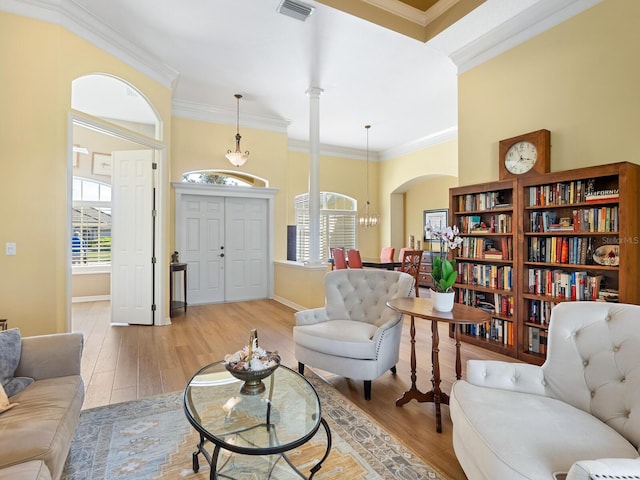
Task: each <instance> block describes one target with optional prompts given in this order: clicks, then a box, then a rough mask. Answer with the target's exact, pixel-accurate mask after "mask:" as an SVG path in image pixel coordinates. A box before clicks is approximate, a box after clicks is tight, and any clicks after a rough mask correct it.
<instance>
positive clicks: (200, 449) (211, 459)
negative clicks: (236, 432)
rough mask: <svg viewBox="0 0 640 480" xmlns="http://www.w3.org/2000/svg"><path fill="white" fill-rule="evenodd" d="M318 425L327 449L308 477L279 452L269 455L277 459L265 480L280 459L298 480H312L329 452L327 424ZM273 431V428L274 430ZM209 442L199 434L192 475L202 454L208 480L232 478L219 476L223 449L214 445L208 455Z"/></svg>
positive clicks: (329, 440) (193, 457)
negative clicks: (207, 466)
mask: <svg viewBox="0 0 640 480" xmlns="http://www.w3.org/2000/svg"><path fill="white" fill-rule="evenodd" d="M320 423H321V424H322V426H323V428H324V430H325V433H326V435H327V449H326V451H325V453H324V455H323V457H322V458H321V459H320V460H319V461H318V463H317V464H315V465H314V466H313V467H312V468H311V475H309V476H308V477H306V476H305V475H304V474H303V473H302V472H301V471H300V470H299V469H298V468H297V467H296V466H295V465H293V463H291V461H290V460H289V457H287V455H286V452H281V453H276V454H271V455H278V457H279V458H278V459H277V460H275V461H274V462H273V464H272V465H271V468H270V470H269V472H268V475H267V477H266V478H267V479H271V475H272V473H273V471H274V469H275V467H276V465H277V463H278V461H279V460H280V458H282V459H283V460H284V461H285V462H287V465H289V467H291V469H292V470H293V471H294V472H295V473H296V474H297V475H299V476H300V478H302V479H304V480H312V479H313V476H314V475H315V474H316V473H317V472H318V471H319V470H320V469H321V468H322V464H323V463H324V461H325V460H326V459H327V457H328V456H329V452H330V451H331V430H330V429H329V424H327V422H326V421H325V419H324V418H321V419H320ZM271 428H273V427H271ZM274 431H275V428H274ZM208 441H209V440H207V439H206V438H205V437H204V436H203V435H202V434H200V443H198V445H197V450H196V451H195V452H193V454H192V468H193V471H194V473H198V471H199V470H200V462H199V460H198V455H199V454H202V456H203V457H204V458H205V460H206V461H207V463H208V464H209V466H210V468H211V473H210V474H209V479H210V480H218V479H219V478H220V477H224V478H232V477H229V476H227V475H224V474H220V476H219V469H218V460H219V458H220V452H221V450H223V448H222V447H221V446H220V445H216V446H215V447H214V449H213V455H211V454H209V452H207V450H206V449H205V448H204V446H205V444H206V443H207V442H208ZM251 455H263V454H261V453H255V454H251ZM229 459H230V458H228V459H227V461H226V462H225V464H224V465H226V463H227V462H228V461H229ZM224 465H223V466H222V468H224Z"/></svg>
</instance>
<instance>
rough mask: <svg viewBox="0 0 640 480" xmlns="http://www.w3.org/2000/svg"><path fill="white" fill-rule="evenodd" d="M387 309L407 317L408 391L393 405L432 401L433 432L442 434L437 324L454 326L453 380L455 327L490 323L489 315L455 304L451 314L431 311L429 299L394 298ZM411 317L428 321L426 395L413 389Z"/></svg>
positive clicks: (459, 371)
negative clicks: (428, 379) (429, 386)
mask: <svg viewBox="0 0 640 480" xmlns="http://www.w3.org/2000/svg"><path fill="white" fill-rule="evenodd" d="M387 306H388V307H389V308H391V309H393V310H395V311H396V312H400V313H404V314H406V315H409V316H411V331H410V333H411V388H410V389H409V390H407V391H406V392H404V395H403V396H402V397H401V398H399V399H398V400H396V406H397V407H401V406H403V405H404V404H405V403H407V402H409V401H410V400H417V401H418V402H433V403H434V404H435V406H436V431H437V432H438V433H442V414H441V413H440V404H442V403H444V404H445V405H449V395H447V394H446V393H444V392H443V391H442V390H440V360H439V356H438V352H439V351H440V350H439V347H438V345H439V343H440V336H439V333H438V322H445V323H452V324H456V329H455V331H456V336H455V340H456V379H458V380H460V377H461V375H462V362H461V360H460V340H459V339H458V330H459V329H458V328H457V324H468V323H475V324H480V323H485V322H489V321H491V315H489V313H487V312H485V311H483V310H479V309H477V308H473V307H469V306H467V305H462V304H460V303H455V304H454V305H453V310H452V311H451V312H439V311H438V310H434V309H433V303H432V302H431V299H430V298H413V297H403V298H394V299H392V300H389V301H388V302H387ZM414 317H417V318H423V319H425V320H431V362H432V367H433V368H432V371H433V376H432V378H431V384H432V385H433V388H432V389H431V390H430V391H428V392H426V393H425V392H421V391H420V390H418V388H417V387H416V379H417V378H416V327H415V321H414Z"/></svg>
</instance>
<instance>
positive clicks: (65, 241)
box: [0, 12, 171, 336]
mask: <svg viewBox="0 0 640 480" xmlns="http://www.w3.org/2000/svg"><path fill="white" fill-rule="evenodd" d="M0 71H1V72H3V75H2V86H3V88H2V89H1V90H0V115H1V116H2V119H3V121H2V128H1V129H0V145H2V160H1V161H2V175H1V176H0V221H1V222H2V228H1V229H0V246H2V247H3V249H4V245H5V243H6V242H15V243H16V244H17V255H16V256H6V255H4V254H2V255H0V272H2V275H0V316H2V317H3V318H5V317H6V318H8V319H9V326H10V327H19V328H20V329H21V332H22V334H23V335H25V336H26V335H35V334H43V333H53V332H62V331H66V330H67V329H68V313H67V299H68V291H67V290H68V289H67V271H68V265H67V263H66V262H67V253H68V249H69V238H68V231H67V218H68V216H67V215H68V214H67V212H68V209H67V189H68V186H67V174H68V162H69V159H68V157H67V133H68V132H67V130H68V128H67V122H68V112H69V110H70V105H71V82H72V80H73V79H74V78H76V77H79V76H82V75H85V74H88V73H92V72H106V73H111V74H113V75H115V76H118V77H120V78H122V79H124V80H126V81H129V82H130V83H132V84H133V85H135V86H136V87H138V88H139V89H140V90H141V91H142V92H143V93H144V94H145V95H146V96H147V98H149V99H150V100H151V102H152V103H153V104H154V106H155V107H156V108H157V110H158V111H159V113H160V115H161V117H162V119H163V121H164V122H165V123H164V132H165V138H167V137H168V135H167V132H169V131H170V128H171V119H170V115H169V113H170V109H171V91H170V90H169V89H167V88H164V87H162V86H161V85H159V84H158V83H156V82H154V81H152V80H150V79H148V78H147V77H145V76H144V75H142V74H140V73H138V72H136V71H135V70H134V69H132V68H130V67H128V66H126V65H125V64H123V63H122V62H120V61H118V60H116V59H115V58H113V57H111V56H110V55H108V54H106V53H104V52H102V51H100V50H99V49H97V48H95V47H93V46H92V45H90V44H89V43H87V42H85V41H84V40H81V39H79V38H78V37H76V36H75V35H73V34H70V33H69V32H67V31H66V30H64V29H63V28H60V27H58V26H55V25H52V24H49V23H45V22H40V21H37V20H32V19H29V18H25V17H20V16H17V15H12V14H9V13H6V12H0Z"/></svg>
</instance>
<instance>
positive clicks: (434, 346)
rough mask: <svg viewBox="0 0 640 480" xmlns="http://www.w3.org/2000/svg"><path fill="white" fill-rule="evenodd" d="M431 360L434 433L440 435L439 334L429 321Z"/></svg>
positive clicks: (434, 323) (436, 325) (433, 321)
mask: <svg viewBox="0 0 640 480" xmlns="http://www.w3.org/2000/svg"><path fill="white" fill-rule="evenodd" d="M431 339H432V343H431V360H432V362H433V380H432V384H433V403H434V404H435V406H436V431H437V432H438V433H442V413H441V412H440V403H442V395H443V394H442V390H440V357H439V355H438V354H439V352H440V348H439V346H440V334H439V333H438V322H436V321H435V320H432V321H431Z"/></svg>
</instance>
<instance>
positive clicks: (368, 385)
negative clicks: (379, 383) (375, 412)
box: [364, 380, 371, 400]
mask: <svg viewBox="0 0 640 480" xmlns="http://www.w3.org/2000/svg"><path fill="white" fill-rule="evenodd" d="M364 399H365V400H371V380H365V381H364Z"/></svg>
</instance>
